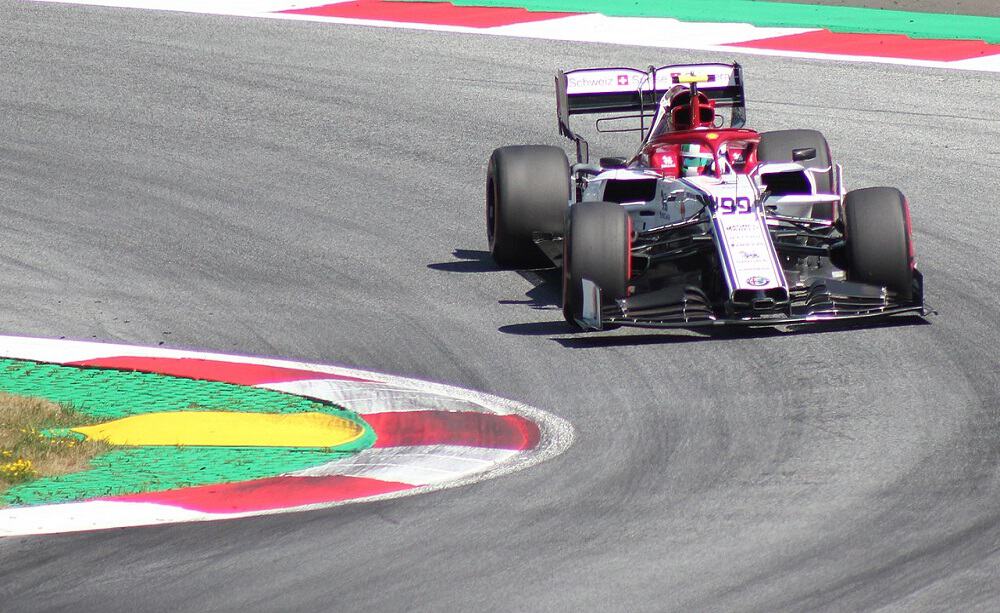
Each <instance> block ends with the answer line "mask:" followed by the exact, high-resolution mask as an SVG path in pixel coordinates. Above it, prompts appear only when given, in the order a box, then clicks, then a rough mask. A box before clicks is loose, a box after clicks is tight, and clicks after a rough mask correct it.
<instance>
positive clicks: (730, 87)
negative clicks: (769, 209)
mask: <svg viewBox="0 0 1000 613" xmlns="http://www.w3.org/2000/svg"><path fill="white" fill-rule="evenodd" d="M692 81H694V82H696V83H697V84H698V91H699V92H701V93H703V94H705V95H706V96H708V98H709V99H710V100H714V101H715V105H716V108H719V107H722V108H731V109H732V111H731V114H730V126H731V127H734V128H741V127H743V125H744V124H745V123H746V95H745V93H744V91H743V69H742V68H741V67H740V65H739V64H738V63H735V62H734V63H732V64H719V63H709V64H674V65H670V66H661V67H659V68H656V67H654V66H650V67H649V68H647V69H646V70H639V69H636V68H581V69H578V70H569V71H566V72H563V71H561V70H560V71H559V72H558V73H556V114H557V115H558V119H559V134H560V135H562V136H565V137H566V138H569V139H571V140H573V141H575V142H576V144H577V158H578V160H577V161H579V162H584V163H585V162H587V161H588V158H589V145H588V144H587V141H586V140H584V139H583V138H582V137H581V136H579V135H577V134H576V133H574V132H573V130H572V129H571V128H570V125H569V118H570V116H571V115H585V114H596V113H639V114H640V115H644V114H645V113H646V112H652V111H653V110H655V109H656V105H657V104H658V103H659V100H660V98H661V97H662V96H663V94H665V93H667V91H669V90H670V88H672V87H674V86H675V85H678V84H682V83H691V82H692Z"/></svg>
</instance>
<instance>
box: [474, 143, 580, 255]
mask: <svg viewBox="0 0 1000 613" xmlns="http://www.w3.org/2000/svg"><path fill="white" fill-rule="evenodd" d="M568 206H569V160H567V158H566V153H565V152H564V151H563V150H562V149H560V148H559V147H550V146H546V145H518V146H512V147H501V148H499V149H496V150H495V151H494V152H493V155H492V156H490V164H489V169H488V170H487V172H486V237H487V240H488V241H489V246H490V253H491V254H492V255H493V260H494V261H495V262H496V263H497V265H498V266H500V267H502V268H539V267H545V266H551V263H550V262H549V260H548V259H547V258H546V257H545V255H544V254H543V253H542V252H541V251H540V250H539V249H538V246H537V245H535V243H534V242H533V241H532V233H533V232H546V233H550V234H561V233H562V232H563V224H564V223H565V215H566V209H567V207H568Z"/></svg>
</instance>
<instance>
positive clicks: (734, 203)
mask: <svg viewBox="0 0 1000 613" xmlns="http://www.w3.org/2000/svg"><path fill="white" fill-rule="evenodd" d="M715 204H716V205H717V206H718V207H719V213H721V214H722V215H733V214H736V215H744V214H746V213H749V212H750V210H751V208H752V207H751V205H750V199H749V198H745V197H743V196H740V197H738V198H729V197H728V196H723V197H722V198H715Z"/></svg>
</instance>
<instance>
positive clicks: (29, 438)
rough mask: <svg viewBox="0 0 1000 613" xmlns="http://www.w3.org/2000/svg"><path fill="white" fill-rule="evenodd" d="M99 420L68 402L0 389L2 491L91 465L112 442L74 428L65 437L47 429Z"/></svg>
mask: <svg viewBox="0 0 1000 613" xmlns="http://www.w3.org/2000/svg"><path fill="white" fill-rule="evenodd" d="M96 421H98V420H95V419H94V418H91V417H88V416H86V415H83V414H80V413H77V412H76V411H74V410H73V409H72V408H71V407H69V406H68V405H61V404H56V403H54V402H50V401H48V400H44V399H42V398H31V397H25V396H14V395H10V394H3V393H0V495H2V494H3V493H4V492H5V491H7V489H9V488H10V487H11V486H13V485H18V484H21V483H26V482H28V481H34V480H35V479H39V478H41V477H54V476H57V475H65V474H67V473H74V472H78V471H81V470H83V469H85V468H87V466H88V464H89V463H90V460H91V459H92V458H94V457H95V456H98V455H100V454H102V453H105V452H107V451H108V450H110V449H111V445H109V444H108V443H106V442H104V441H90V440H85V439H84V438H83V437H82V436H74V435H73V433H70V432H65V434H66V436H64V437H53V436H51V435H48V436H47V435H46V434H44V432H45V431H47V430H58V429H65V428H72V427H76V426H83V425H87V424H91V423H95V422H96Z"/></svg>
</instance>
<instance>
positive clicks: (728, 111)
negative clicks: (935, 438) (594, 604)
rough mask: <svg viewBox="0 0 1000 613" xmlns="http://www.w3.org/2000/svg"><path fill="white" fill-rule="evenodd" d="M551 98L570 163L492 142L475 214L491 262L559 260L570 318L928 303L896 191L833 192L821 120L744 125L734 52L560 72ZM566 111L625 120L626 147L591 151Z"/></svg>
mask: <svg viewBox="0 0 1000 613" xmlns="http://www.w3.org/2000/svg"><path fill="white" fill-rule="evenodd" d="M556 99H557V104H556V106H557V111H558V117H559V130H560V133H561V134H562V135H564V136H566V137H568V138H569V139H571V140H572V141H574V142H575V144H576V149H577V161H576V163H574V164H573V165H572V166H571V165H570V164H569V161H568V159H567V156H566V154H565V152H564V151H563V150H562V149H561V148H559V147H552V146H544V145H522V146H511V147H502V148H500V149H496V150H495V151H494V152H493V155H492V157H491V158H490V163H489V170H488V173H487V180H486V194H487V196H486V220H487V236H488V239H489V245H490V252H491V253H492V255H493V258H494V260H495V261H496V263H497V264H498V265H500V266H501V267H508V268H539V267H543V266H553V265H554V266H557V267H562V270H563V314H564V316H565V318H566V321H568V322H569V323H570V324H572V325H574V326H577V327H582V328H586V329H598V330H599V329H607V328H612V327H617V326H619V325H631V326H648V327H693V326H700V325H723V324H739V325H748V326H775V325H784V324H804V323H810V322H819V321H826V320H831V319H848V318H870V317H884V316H888V315H895V314H901V313H915V314H919V315H926V314H927V313H928V310H927V309H926V308H925V306H924V301H923V277H922V275H921V274H920V272H919V271H918V270H917V269H916V267H915V261H914V252H913V242H912V238H911V231H910V215H909V208H908V207H909V205H908V203H907V201H906V198H905V197H904V196H903V194H902V193H900V191H899V190H897V189H895V188H890V187H872V188H866V189H858V190H854V191H846V190H845V189H844V187H843V181H842V172H841V167H840V166H839V165H837V164H834V163H833V162H832V161H831V156H830V149H829V147H828V145H827V142H826V139H825V138H824V137H823V135H822V134H820V133H819V132H816V131H814V130H781V131H775V132H764V133H758V132H756V131H754V130H749V129H746V128H744V127H743V126H744V123H745V117H746V113H745V97H744V91H743V82H742V73H741V70H740V66H739V64H696V65H674V66H663V67H660V68H654V67H650V68H649V69H648V70H645V71H643V70H637V69H631V68H588V69H581V70H572V71H569V72H559V73H558V74H557V75H556ZM577 114H601V115H602V117H601V118H599V119H598V120H597V122H596V124H597V129H598V130H599V131H616V132H617V131H625V130H636V131H639V132H640V133H641V143H640V146H639V149H638V151H637V152H636V153H635V155H633V156H632V157H631V158H601V160H600V163H599V164H592V163H590V160H589V148H590V147H589V144H588V143H587V141H586V140H584V139H583V137H581V136H579V135H578V134H576V133H575V132H573V131H572V130H571V129H570V125H569V123H570V122H569V119H570V116H572V115H577ZM623 121H626V122H631V124H632V125H631V126H630V127H628V128H625V129H622V128H620V127H615V126H620V125H621V122H623Z"/></svg>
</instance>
